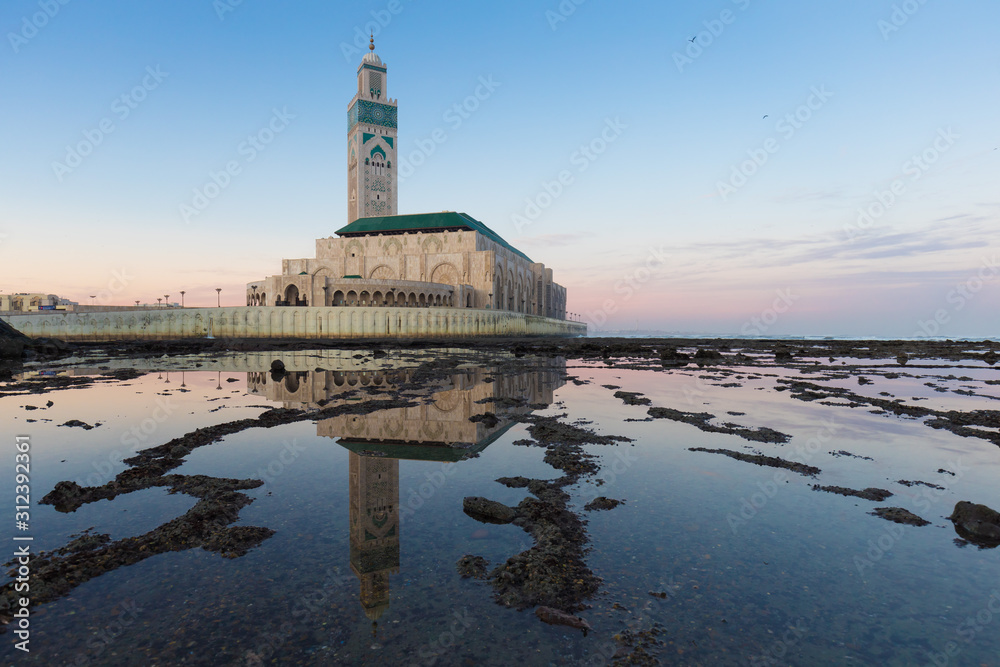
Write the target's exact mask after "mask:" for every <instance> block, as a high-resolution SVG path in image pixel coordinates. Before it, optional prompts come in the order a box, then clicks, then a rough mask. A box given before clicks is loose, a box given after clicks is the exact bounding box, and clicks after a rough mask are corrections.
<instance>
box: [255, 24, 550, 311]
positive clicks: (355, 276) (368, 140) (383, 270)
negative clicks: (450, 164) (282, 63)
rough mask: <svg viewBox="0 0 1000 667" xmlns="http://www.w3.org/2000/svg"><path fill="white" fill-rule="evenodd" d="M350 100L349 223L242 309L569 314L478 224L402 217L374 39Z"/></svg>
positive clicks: (539, 277)
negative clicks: (441, 309) (348, 308)
mask: <svg viewBox="0 0 1000 667" xmlns="http://www.w3.org/2000/svg"><path fill="white" fill-rule="evenodd" d="M369 49H370V50H369V53H368V54H366V55H365V57H364V59H363V60H362V62H361V65H360V67H358V89H357V92H356V94H355V95H354V98H353V99H352V100H351V102H350V104H349V106H348V114H347V115H348V140H347V149H348V150H347V163H348V187H347V197H348V200H347V202H348V210H347V222H348V224H347V226H346V227H343V228H341V229H339V230H337V232H336V234H337V237H332V236H331V237H329V238H324V239H317V240H316V257H315V258H308V259H291V260H289V259H286V260H283V261H282V267H281V268H282V270H281V274H280V275H274V276H270V277H268V278H265V279H264V280H260V281H256V282H252V283H248V284H247V293H246V303H247V305H248V306H331V307H336V306H355V307H359V306H360V307H397V308H398V307H413V308H433V307H447V308H476V309H490V310H498V311H507V312H514V313H523V314H526V315H538V316H541V317H549V318H553V319H560V320H563V319H566V288H564V287H563V286H561V285H559V284H557V283H556V282H555V281H554V280H553V277H552V269H550V268H546V267H545V265H544V264H542V263H539V262H534V261H532V260H531V259H530V258H529V257H528V256H527V255H525V254H524V253H523V252H521V251H520V250H518V249H517V248H515V247H514V246H512V245H511V244H509V243H507V242H506V241H505V240H504V239H503V238H501V237H500V236H499V235H498V234H497V233H496V232H494V231H493V230H491V229H490V228H489V227H487V226H486V225H485V224H483V223H482V222H480V221H478V220H476V219H475V218H473V217H472V216H470V215H467V214H465V213H457V212H453V211H443V212H440V213H425V214H418V215H399V214H398V204H397V193H398V179H397V173H396V172H397V166H398V160H397V149H398V142H397V101H396V100H394V99H391V98H389V97H388V94H387V90H388V68H387V66H386V64H385V63H384V62H382V59H381V58H379V57H378V55H376V54H375V44H374V38H373V39H372V42H371V44H370V46H369Z"/></svg>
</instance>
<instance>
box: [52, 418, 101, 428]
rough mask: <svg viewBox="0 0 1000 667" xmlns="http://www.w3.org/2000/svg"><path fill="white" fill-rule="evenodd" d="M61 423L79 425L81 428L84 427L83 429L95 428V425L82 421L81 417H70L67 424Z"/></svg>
mask: <svg viewBox="0 0 1000 667" xmlns="http://www.w3.org/2000/svg"><path fill="white" fill-rule="evenodd" d="M59 425H60V426H79V427H80V428H82V429H83V430H84V431H89V430H90V429H92V428H94V427H93V426H91V425H90V424H88V423H86V422H82V421H80V420H79V419H70V420H69V421H68V422H66V423H65V424H59Z"/></svg>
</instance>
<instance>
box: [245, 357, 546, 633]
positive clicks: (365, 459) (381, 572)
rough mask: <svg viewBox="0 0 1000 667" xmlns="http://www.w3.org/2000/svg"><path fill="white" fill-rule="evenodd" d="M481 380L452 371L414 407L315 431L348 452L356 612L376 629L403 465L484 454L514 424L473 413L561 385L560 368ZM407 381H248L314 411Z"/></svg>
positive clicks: (395, 533) (309, 377)
mask: <svg viewBox="0 0 1000 667" xmlns="http://www.w3.org/2000/svg"><path fill="white" fill-rule="evenodd" d="M487 374H488V371H484V370H483V369H474V370H471V369H470V370H469V371H468V372H467V373H462V374H456V375H453V376H451V378H450V379H449V381H448V382H447V383H446V384H445V385H444V386H441V387H440V388H439V389H438V391H436V392H433V393H431V394H430V396H429V397H428V398H429V400H427V399H418V401H420V402H421V405H418V406H415V407H410V408H391V409H388V410H379V411H377V412H373V413H371V414H367V415H340V416H337V417H333V418H331V419H324V420H322V421H320V422H318V423H317V425H316V426H317V434H318V435H320V436H323V437H328V438H336V439H337V444H339V445H341V446H343V447H345V448H347V449H348V450H350V455H349V457H350V466H349V470H350V473H349V474H350V484H349V487H350V530H351V532H350V539H351V551H350V553H351V571H352V572H354V574H355V576H357V577H358V579H359V580H360V582H361V595H360V597H361V606H362V608H363V609H364V611H365V615H366V616H367V617H368V618H369V619H371V620H372V622H373V628H374V627H375V622H376V621H377V620H378V618H379V617H380V616H381V615H382V614H383V613H384V612H385V611H386V610H387V609H388V608H389V575H390V574H398V573H399V528H400V527H399V510H400V505H399V460H400V459H407V460H413V461H439V462H455V461H460V460H462V459H463V458H465V457H467V456H468V455H469V454H471V453H476V452H480V451H482V450H483V449H485V448H486V447H487V446H489V445H490V443H492V442H493V441H495V440H496V439H497V438H499V437H500V436H501V435H503V433H504V432H505V431H507V430H508V429H509V428H510V427H511V426H512V425H513V424H514V423H515V422H513V421H511V420H510V419H509V418H508V419H507V420H506V421H501V422H500V423H497V424H495V425H493V426H487V424H486V423H484V422H482V421H477V422H473V421H470V420H469V419H470V417H474V416H476V415H482V414H485V413H486V412H495V411H496V409H497V406H496V403H501V404H504V405H505V407H506V406H509V407H508V412H507V414H508V415H515V414H519V413H522V414H524V413H528V412H530V410H531V409H530V408H529V407H528V405H529V404H533V403H551V402H552V394H553V391H554V390H555V389H557V388H558V387H559V386H561V385H562V383H563V379H562V378H563V373H562V372H559V371H558V370H546V371H542V372H537V373H522V374H518V375H506V376H505V375H501V374H500V373H497V374H495V375H493V376H492V377H487ZM408 379H409V373H408V372H407V371H403V370H397V371H349V372H341V371H309V372H293V373H289V374H286V375H285V376H283V377H282V378H281V379H280V380H274V379H272V378H271V377H270V376H269V375H268V374H265V373H249V374H248V379H247V385H248V390H249V391H250V392H251V393H256V394H261V395H264V396H266V397H267V399H268V400H271V401H276V402H281V403H283V404H284V407H287V408H310V407H317V406H319V405H321V404H322V405H325V404H326V401H331V402H332V401H334V400H336V399H337V396H338V394H344V393H346V392H349V391H351V390H354V389H359V388H366V387H379V388H384V389H386V390H392V389H393V388H394V387H395V386H396V385H398V384H399V383H401V382H405V381H407V380H408ZM347 398H348V400H351V399H352V398H356V396H354V395H350V396H348V397H347Z"/></svg>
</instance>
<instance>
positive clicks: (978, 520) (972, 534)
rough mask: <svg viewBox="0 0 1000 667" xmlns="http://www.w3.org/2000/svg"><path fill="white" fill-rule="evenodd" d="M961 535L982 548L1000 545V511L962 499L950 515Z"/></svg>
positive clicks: (957, 531)
mask: <svg viewBox="0 0 1000 667" xmlns="http://www.w3.org/2000/svg"><path fill="white" fill-rule="evenodd" d="M948 519H949V520H951V522H952V523H954V524H955V532H956V533H958V534H959V536H960V537H961V538H963V539H965V540H967V541H969V542H972V543H973V544H976V545H978V546H979V547H981V548H994V547H997V546H1000V512H997V511H996V510H994V509H991V508H989V507H987V506H986V505H979V504H976V503H971V502H969V501H967V500H960V501H959V502H958V503H957V504H956V505H955V509H954V510H953V511H952V513H951V516H950V517H948Z"/></svg>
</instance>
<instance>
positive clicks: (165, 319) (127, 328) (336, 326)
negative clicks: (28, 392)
mask: <svg viewBox="0 0 1000 667" xmlns="http://www.w3.org/2000/svg"><path fill="white" fill-rule="evenodd" d="M0 319H3V320H4V321H5V322H7V323H8V324H10V325H11V326H12V327H14V328H15V329H17V330H18V331H20V332H21V333H23V334H25V335H28V336H32V337H44V338H59V339H61V340H68V341H79V342H99V341H115V340H169V339H177V338H204V337H215V338H221V337H226V338H316V339H327V338H460V337H464V336H585V335H586V334H587V325H586V324H582V323H580V322H570V321H568V320H556V319H552V318H546V317H538V316H534V315H524V314H522V313H508V312H503V311H488V310H470V309H462V308H444V307H441V308H396V307H393V308H363V307H343V308H322V307H318V308H316V307H309V308H306V307H299V308H275V307H245V306H237V307H225V308H157V309H153V310H137V311H132V312H127V311H126V312H113V313H112V312H107V313H54V312H45V311H43V312H41V313H25V314H11V315H3V316H0Z"/></svg>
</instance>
